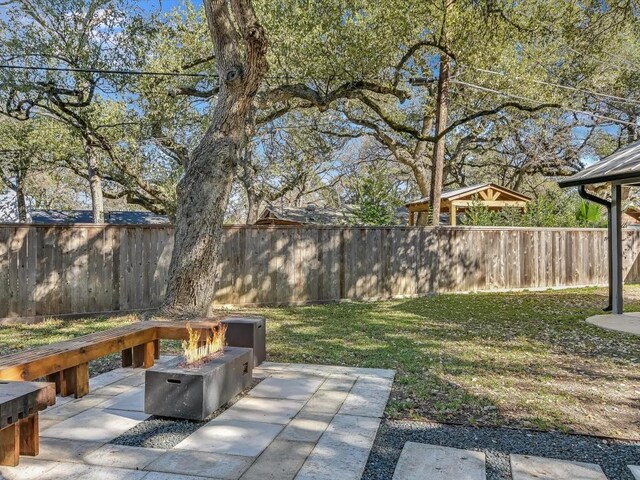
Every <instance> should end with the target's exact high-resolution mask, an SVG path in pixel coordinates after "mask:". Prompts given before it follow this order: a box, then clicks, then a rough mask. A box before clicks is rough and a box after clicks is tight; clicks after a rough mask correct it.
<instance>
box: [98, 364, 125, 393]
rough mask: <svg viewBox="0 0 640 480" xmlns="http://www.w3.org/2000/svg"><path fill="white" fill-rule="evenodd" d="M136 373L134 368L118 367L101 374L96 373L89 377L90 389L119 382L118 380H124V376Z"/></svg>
mask: <svg viewBox="0 0 640 480" xmlns="http://www.w3.org/2000/svg"><path fill="white" fill-rule="evenodd" d="M134 373H135V370H134V369H132V368H116V369H115V370H111V371H109V372H105V373H101V374H100V375H96V376H95V377H91V378H90V379H89V391H93V390H95V389H98V388H101V387H104V386H105V385H109V384H111V383H114V382H117V381H118V380H122V379H123V378H125V377H128V376H129V375H133V374H134Z"/></svg>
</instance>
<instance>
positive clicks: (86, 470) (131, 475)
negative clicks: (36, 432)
mask: <svg viewBox="0 0 640 480" xmlns="http://www.w3.org/2000/svg"><path fill="white" fill-rule="evenodd" d="M146 475H147V472H143V471H139V470H129V469H125V468H113V467H95V466H91V465H82V464H79V463H59V464H58V466H57V467H55V468H54V469H52V470H49V471H48V472H47V473H45V474H44V475H43V476H42V477H40V479H39V480H61V479H64V480H142V479H143V478H144V477H145V476H146Z"/></svg>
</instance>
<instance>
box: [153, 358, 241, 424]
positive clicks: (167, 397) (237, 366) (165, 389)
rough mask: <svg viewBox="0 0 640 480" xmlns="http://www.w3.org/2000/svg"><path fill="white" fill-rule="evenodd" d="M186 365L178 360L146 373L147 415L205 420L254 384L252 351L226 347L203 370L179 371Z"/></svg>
mask: <svg viewBox="0 0 640 480" xmlns="http://www.w3.org/2000/svg"><path fill="white" fill-rule="evenodd" d="M183 362H184V357H178V358H175V359H173V360H172V361H171V362H168V363H166V364H164V365H156V366H155V367H152V368H149V369H148V370H146V371H145V388H144V411H145V413H148V414H150V415H158V416H161V417H173V418H184V419H187V420H204V419H205V418H207V417H208V416H209V415H211V414H212V413H213V412H214V411H216V410H217V409H218V408H220V407H221V406H222V405H224V404H225V403H227V402H228V401H229V400H231V399H232V398H233V397H235V396H236V395H237V394H239V393H240V392H241V391H242V390H244V389H245V388H247V387H248V386H249V384H250V383H251V374H252V370H253V355H252V351H251V349H250V348H241V347H225V348H224V352H223V354H222V355H220V356H218V357H215V358H213V359H211V360H209V361H208V362H207V363H205V364H203V365H201V366H196V367H179V365H180V364H181V363H183Z"/></svg>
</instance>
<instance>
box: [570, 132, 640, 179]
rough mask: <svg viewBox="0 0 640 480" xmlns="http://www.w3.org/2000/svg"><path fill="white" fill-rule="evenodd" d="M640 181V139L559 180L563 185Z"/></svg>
mask: <svg viewBox="0 0 640 480" xmlns="http://www.w3.org/2000/svg"><path fill="white" fill-rule="evenodd" d="M609 182H611V183H619V184H631V183H634V184H635V183H640V141H637V142H633V143H630V144H629V145H626V146H624V147H622V148H620V149H619V150H618V151H616V152H615V153H613V154H611V155H609V156H608V157H605V158H603V159H602V160H600V161H599V162H596V163H594V164H593V165H591V166H589V167H587V168H585V169H584V170H581V171H579V172H578V173H576V174H574V175H571V176H570V177H568V178H565V179H564V180H560V181H558V184H559V185H560V186H561V187H575V186H578V185H588V184H594V183H609Z"/></svg>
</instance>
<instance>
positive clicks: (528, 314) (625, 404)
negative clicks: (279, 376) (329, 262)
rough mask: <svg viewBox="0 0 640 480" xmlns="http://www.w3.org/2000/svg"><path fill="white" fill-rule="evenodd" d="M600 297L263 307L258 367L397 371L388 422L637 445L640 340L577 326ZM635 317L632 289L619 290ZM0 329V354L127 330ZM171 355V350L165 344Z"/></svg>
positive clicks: (71, 326) (96, 326) (639, 295)
mask: <svg viewBox="0 0 640 480" xmlns="http://www.w3.org/2000/svg"><path fill="white" fill-rule="evenodd" d="M604 295H605V291H604V290H602V289H593V288H592V289H580V290H564V291H546V292H522V293H496V294H473V295H440V296H437V297H432V298H421V299H405V300H395V301H386V302H375V303H343V304H336V305H321V306H307V307H287V308H263V309H260V310H258V313H261V314H263V315H265V316H266V317H267V318H268V328H267V332H268V340H267V341H268V348H267V350H268V352H269V360H271V361H275V362H300V363H323V364H332V365H351V366H360V367H384V368H392V369H395V370H396V371H397V376H396V379H395V383H394V388H393V392H392V396H391V400H390V402H389V404H388V407H387V415H388V416H390V417H393V418H411V419H416V420H429V421H443V422H454V423H464V424H472V425H503V426H514V427H528V428H534V429H540V430H549V429H558V430H564V431H573V432H579V433H588V434H599V435H607V436H616V437H624V438H634V439H640V416H639V415H638V407H640V381H639V380H640V370H639V369H638V366H639V365H638V364H639V363H640V362H639V360H640V337H633V336H630V335H623V334H619V333H614V332H608V331H606V330H602V329H599V328H597V327H593V326H590V325H588V324H586V323H585V322H584V321H583V320H584V319H585V318H586V317H587V316H589V315H593V314H597V313H600V309H601V308H602V306H603V305H604V303H605V302H606V299H605V297H604ZM626 296H627V302H628V303H627V310H629V311H631V310H636V311H640V287H636V286H630V287H627V289H626ZM135 320H136V318H135V317H134V316H131V315H129V316H123V317H116V318H111V319H105V318H100V319H93V320H86V321H78V320H67V321H61V320H55V319H52V320H49V321H47V322H45V323H41V324H37V325H27V326H10V327H3V328H2V329H0V353H6V352H9V351H12V350H15V349H20V348H28V347H30V346H36V345H42V344H46V343H49V342H51V341H56V340H61V339H63V338H69V337H72V336H76V335H82V334H85V333H89V332H91V331H95V330H100V329H105V328H111V327H113V326H116V325H120V324H123V323H127V322H131V321H135ZM171 348H172V349H175V344H174V345H171Z"/></svg>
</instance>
